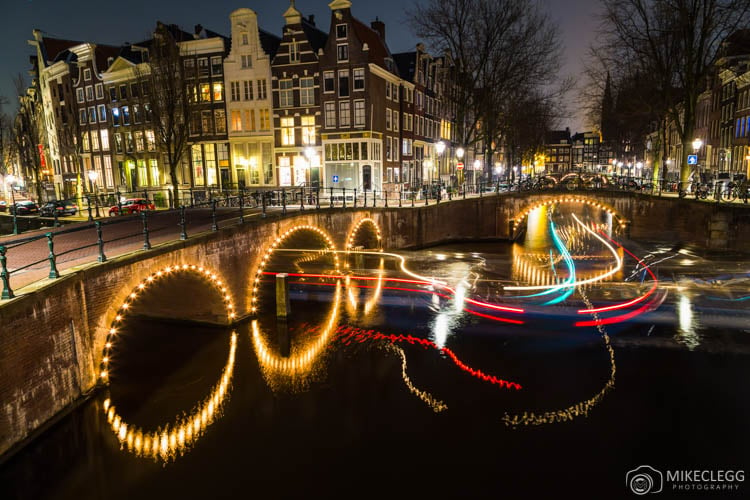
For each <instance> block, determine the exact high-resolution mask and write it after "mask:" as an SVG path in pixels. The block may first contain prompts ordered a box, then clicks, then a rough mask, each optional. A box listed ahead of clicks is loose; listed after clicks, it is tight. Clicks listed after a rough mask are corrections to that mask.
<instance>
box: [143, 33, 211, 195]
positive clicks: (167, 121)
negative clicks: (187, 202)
mask: <svg viewBox="0 0 750 500" xmlns="http://www.w3.org/2000/svg"><path fill="white" fill-rule="evenodd" d="M177 42H178V41H177V40H175V39H174V37H173V36H172V34H171V32H170V31H169V29H168V28H167V26H165V25H163V24H161V23H160V24H158V25H157V28H156V31H155V32H154V37H153V42H152V44H151V46H150V47H149V52H148V54H149V65H148V70H144V69H142V68H140V67H139V68H138V69H137V70H136V77H137V78H138V79H139V80H140V81H141V82H142V83H145V85H146V87H147V88H148V92H149V95H150V102H149V103H147V104H146V105H144V106H148V107H147V108H146V109H145V112H146V113H150V116H151V122H152V124H153V127H154V133H155V136H156V143H157V148H158V149H159V151H160V152H161V153H162V154H163V156H164V157H165V158H166V160H167V166H168V167H169V177H170V181H171V183H172V187H173V193H174V197H173V199H172V200H170V204H171V203H173V202H174V200H179V199H180V198H179V181H178V178H177V169H178V167H179V165H180V162H181V161H182V158H183V156H184V155H185V153H186V152H187V148H188V137H189V132H188V120H189V118H190V112H191V109H192V107H193V102H194V101H196V100H197V99H194V98H193V99H191V98H190V95H189V93H188V86H187V83H186V79H185V73H184V71H185V70H184V67H183V64H182V59H181V58H180V47H179V45H178V43H177ZM193 97H194V96H193Z"/></svg>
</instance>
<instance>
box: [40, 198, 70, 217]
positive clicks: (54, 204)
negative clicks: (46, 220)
mask: <svg viewBox="0 0 750 500" xmlns="http://www.w3.org/2000/svg"><path fill="white" fill-rule="evenodd" d="M55 211H57V215H58V216H61V215H75V214H76V213H78V207H77V206H76V205H75V204H74V203H73V202H72V201H69V200H55V201H48V202H47V203H45V204H44V205H42V207H41V208H40V209H39V215H41V216H42V217H54V216H55Z"/></svg>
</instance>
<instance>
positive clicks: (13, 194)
mask: <svg viewBox="0 0 750 500" xmlns="http://www.w3.org/2000/svg"><path fill="white" fill-rule="evenodd" d="M5 182H6V183H7V184H8V187H10V197H11V200H12V201H11V205H10V206H11V208H12V209H13V234H18V219H16V216H17V214H16V212H17V210H16V190H15V189H14V188H13V183H15V182H16V177H15V176H14V175H13V174H11V175H6V176H5Z"/></svg>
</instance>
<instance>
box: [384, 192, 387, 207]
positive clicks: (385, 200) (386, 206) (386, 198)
mask: <svg viewBox="0 0 750 500" xmlns="http://www.w3.org/2000/svg"><path fill="white" fill-rule="evenodd" d="M383 192H384V193H385V208H388V191H383Z"/></svg>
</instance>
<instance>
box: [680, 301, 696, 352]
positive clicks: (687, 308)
mask: <svg viewBox="0 0 750 500" xmlns="http://www.w3.org/2000/svg"><path fill="white" fill-rule="evenodd" d="M677 317H678V319H679V322H678V329H677V335H676V340H677V342H679V343H681V344H684V345H685V346H686V347H687V348H688V349H691V350H692V349H695V348H696V347H698V346H699V345H700V343H701V338H700V336H699V335H698V331H697V329H696V323H697V319H696V317H695V314H694V313H693V303H692V301H691V300H690V296H688V294H686V293H680V301H679V302H678V304H677Z"/></svg>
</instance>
